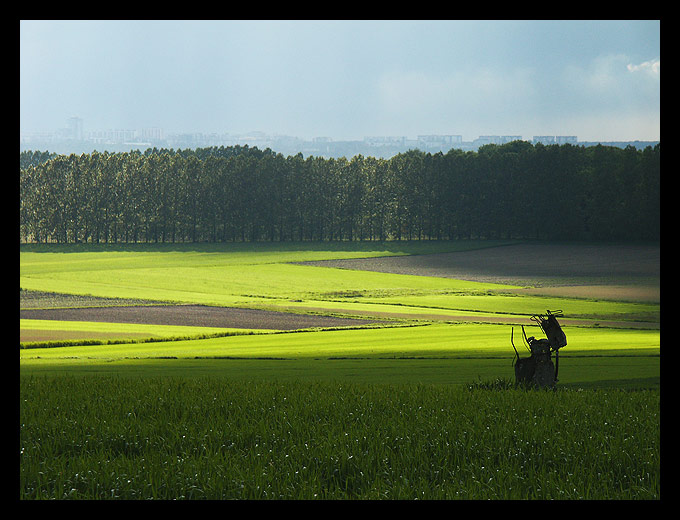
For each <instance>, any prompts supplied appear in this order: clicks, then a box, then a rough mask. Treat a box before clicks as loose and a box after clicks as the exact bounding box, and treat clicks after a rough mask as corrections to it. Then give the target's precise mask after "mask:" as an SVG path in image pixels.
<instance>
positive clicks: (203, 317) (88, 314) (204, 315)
mask: <svg viewBox="0 0 680 520" xmlns="http://www.w3.org/2000/svg"><path fill="white" fill-rule="evenodd" d="M20 317H21V318H22V319H34V320H63V321H100V322H109V323H144V324H153V325H185V326H196V327H222V328H236V329H270V330H295V329H305V328H313V327H351V326H354V325H367V324H371V323H380V322H379V321H378V320H361V319H350V318H336V317H332V316H316V315H309V314H293V313H286V312H274V311H264V310H257V309H237V308H231V307H210V306H206V305H143V306H142V305H133V306H123V307H87V308H70V309H22V310H21V311H20Z"/></svg>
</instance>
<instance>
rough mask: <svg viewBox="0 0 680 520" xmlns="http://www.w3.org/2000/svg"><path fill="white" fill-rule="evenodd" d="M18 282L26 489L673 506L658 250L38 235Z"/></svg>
mask: <svg viewBox="0 0 680 520" xmlns="http://www.w3.org/2000/svg"><path fill="white" fill-rule="evenodd" d="M20 287H21V291H20V324H19V325H20V326H19V343H20V345H19V346H20V350H19V352H20V355H19V357H20V404H21V406H20V420H21V429H20V442H21V456H20V476H21V490H20V495H21V497H22V498H25V499H43V498H57V499H61V498H102V499H109V498H111V499H115V498H139V499H142V498H158V499H171V498H246V499H249V498H291V499H296V498H297V499H300V498H302V499H314V498H321V499H323V498H369V499H381V498H383V499H423V498H424V499H428V498H430V499H441V498H446V499H451V498H475V499H477V498H511V499H512V498H558V499H559V498H566V499H572V498H574V499H584V498H585V499H601V498H604V499H612V498H625V499H658V498H660V482H659V479H660V470H659V467H660V442H659V441H660V427H659V414H660V405H659V401H660V368H661V357H660V354H661V346H660V298H659V295H660V273H659V247H658V245H644V244H643V245H639V244H636V245H630V244H599V245H593V244H552V243H550V244H547V243H521V242H516V241H474V240H466V241H458V242H438V241H422V242H333V243H320V242H319V243H233V244H172V245H171V244H136V245H131V244H127V245H94V244H73V245H22V246H21V250H20ZM546 309H550V310H558V309H559V310H562V311H563V314H564V317H563V318H560V323H561V324H562V326H563V329H564V331H565V333H566V335H567V341H568V344H567V346H566V347H564V348H563V349H562V350H561V351H560V357H559V359H560V365H559V383H558V385H557V390H556V391H555V392H536V391H527V390H521V389H517V388H514V385H513V384H512V383H511V382H514V369H513V367H512V364H513V358H514V351H513V349H512V346H511V344H510V337H511V330H512V332H513V334H514V342H515V345H516V346H517V347H518V348H519V349H520V350H521V351H523V353H522V355H524V354H526V351H524V347H523V346H522V341H521V339H520V338H521V326H524V328H525V329H526V332H527V335H533V336H536V337H542V336H543V333H542V331H541V330H540V328H539V327H538V326H537V325H536V323H535V322H533V321H532V320H531V319H530V317H531V316H532V315H534V314H538V313H544V312H545V311H546ZM57 410H58V412H57ZM574 417H577V418H578V419H577V420H574Z"/></svg>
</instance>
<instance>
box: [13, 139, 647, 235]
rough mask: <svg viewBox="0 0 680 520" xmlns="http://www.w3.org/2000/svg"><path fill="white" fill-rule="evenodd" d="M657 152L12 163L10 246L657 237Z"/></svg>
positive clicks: (225, 152) (135, 156)
mask: <svg viewBox="0 0 680 520" xmlns="http://www.w3.org/2000/svg"><path fill="white" fill-rule="evenodd" d="M659 204H660V144H658V145H656V146H655V147H647V148H645V149H644V150H637V149H636V148H634V147H632V146H629V147H627V148H625V149H622V148H617V147H609V146H602V145H598V146H592V147H581V146H574V145H569V144H565V145H549V146H544V145H541V144H536V145H532V144H530V143H528V142H525V141H515V142H512V143H508V144H504V145H486V146H483V147H481V148H480V149H479V150H478V151H477V152H470V151H468V152H463V151H461V150H456V149H452V150H450V151H449V152H447V153H441V152H439V153H435V154H431V153H425V152H422V151H419V150H411V151H408V152H405V153H400V154H398V155H395V156H394V157H392V158H390V159H382V158H374V157H364V156H362V155H357V156H354V157H352V158H351V159H346V158H344V157H343V158H321V157H314V156H309V157H306V158H305V157H303V156H302V154H297V155H291V156H283V155H281V154H278V153H275V152H273V151H271V150H270V149H266V150H259V149H257V148H252V147H248V146H233V147H223V146H220V147H211V148H198V149H195V150H172V149H171V150H167V149H161V150H158V149H156V148H153V149H148V150H146V151H145V152H140V151H131V152H126V153H108V152H103V153H99V152H92V153H89V154H81V155H75V154H71V155H68V156H67V155H57V154H50V153H48V152H32V151H29V152H22V153H21V155H20V208H19V212H20V226H19V230H20V241H22V242H37V243H44V242H58V243H76V242H81V243H82V242H88V243H101V242H104V243H117V242H125V243H133V242H227V241H264V240H268V241H291V240H295V241H303V240H310V241H312V240H313V241H328V240H381V241H382V240H452V239H465V238H467V239H469V238H510V239H512V238H535V239H547V240H591V239H594V240H658V239H659V238H660V212H659Z"/></svg>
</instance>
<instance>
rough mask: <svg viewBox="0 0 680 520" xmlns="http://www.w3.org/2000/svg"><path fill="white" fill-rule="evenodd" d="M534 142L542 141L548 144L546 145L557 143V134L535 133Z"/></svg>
mask: <svg viewBox="0 0 680 520" xmlns="http://www.w3.org/2000/svg"><path fill="white" fill-rule="evenodd" d="M533 143H534V144H538V143H541V144H546V145H549V144H555V136H554V135H535V136H534V140H533Z"/></svg>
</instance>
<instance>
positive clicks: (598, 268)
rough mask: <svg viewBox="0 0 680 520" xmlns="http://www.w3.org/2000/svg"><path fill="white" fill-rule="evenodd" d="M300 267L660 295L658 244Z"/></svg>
mask: <svg viewBox="0 0 680 520" xmlns="http://www.w3.org/2000/svg"><path fill="white" fill-rule="evenodd" d="M304 264H305V265H316V266H322V267H337V268H342V269H357V270H366V271H377V272H383V273H395V274H408V275H419V276H439V277H443V278H456V279H460V280H470V281H477V282H487V283H502V284H510V285H519V286H525V287H526V286H531V289H524V291H526V292H532V293H534V294H547V295H552V296H566V297H584V298H602V299H615V300H630V301H647V302H658V301H659V295H660V247H659V246H658V245H644V244H643V245H631V244H623V245H620V244H554V245H546V244H531V243H528V244H518V245H508V246H500V247H493V248H488V249H476V250H472V251H461V252H454V253H437V254H428V255H412V256H393V257H379V258H357V259H347V260H323V261H318V262H304Z"/></svg>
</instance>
